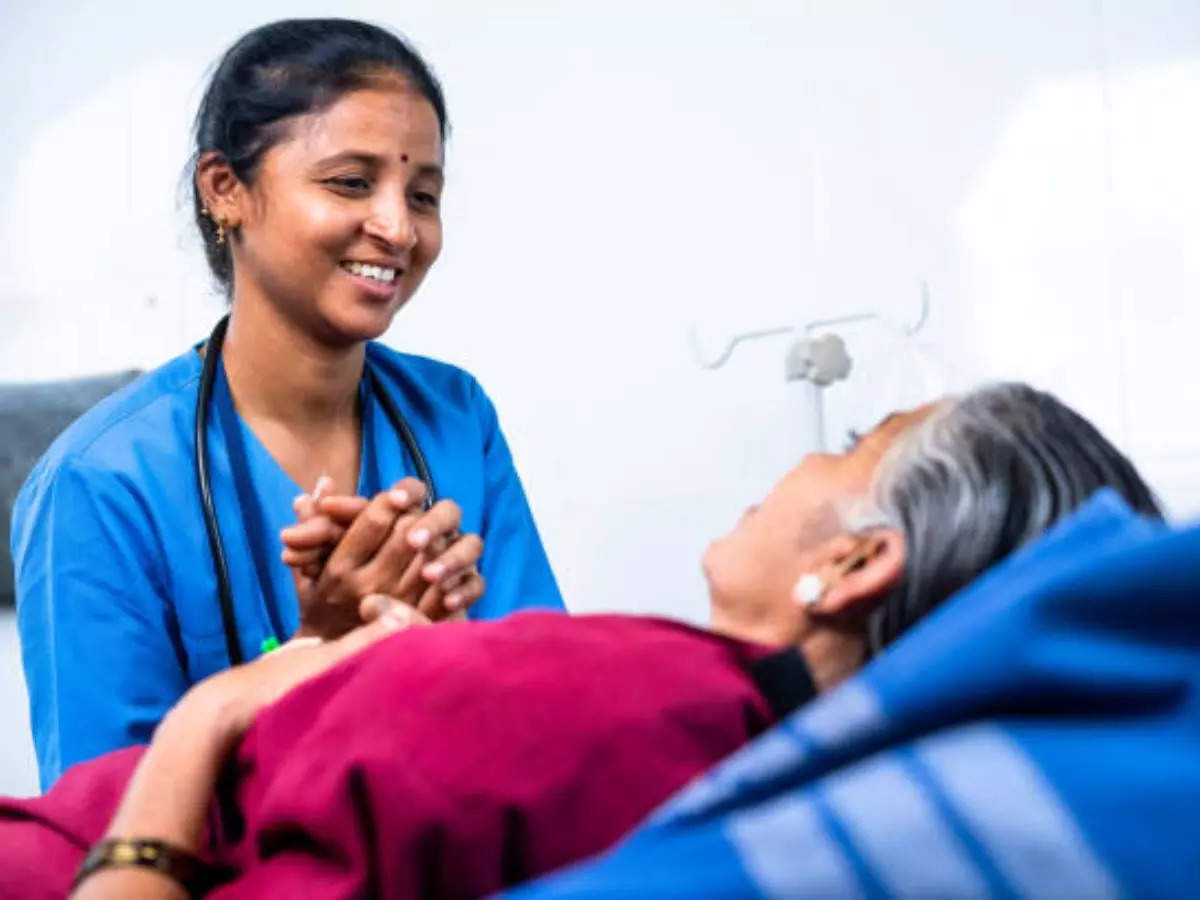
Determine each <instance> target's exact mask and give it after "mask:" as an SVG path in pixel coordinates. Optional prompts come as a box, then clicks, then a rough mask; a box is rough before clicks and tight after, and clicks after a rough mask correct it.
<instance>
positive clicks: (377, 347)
mask: <svg viewBox="0 0 1200 900" xmlns="http://www.w3.org/2000/svg"><path fill="white" fill-rule="evenodd" d="M445 132H446V114H445V106H444V101H443V97H442V93H441V89H440V87H439V85H438V83H437V81H436V80H435V79H434V77H433V76H432V74H431V73H430V72H429V70H428V68H427V67H426V65H425V64H424V62H423V61H422V60H421V59H420V58H419V57H418V56H417V55H416V54H415V53H414V52H413V51H412V50H411V49H410V48H409V47H408V46H407V45H406V44H404V43H403V42H402V41H401V40H400V39H398V38H397V37H396V36H394V35H392V34H390V33H388V32H386V31H384V30H382V29H379V28H376V27H374V26H370V25H366V24H363V23H358V22H351V21H346V20H292V21H286V22H277V23H274V24H272V25H267V26H264V27H262V28H259V29H257V30H255V31H253V32H251V33H249V34H248V35H246V36H245V37H243V38H242V39H241V40H240V41H238V43H237V44H235V45H234V46H233V47H232V48H231V49H230V50H229V52H228V53H227V54H226V55H225V57H224V58H223V60H222V61H221V63H220V65H219V66H218V68H217V69H216V71H215V73H214V75H213V77H212V81H211V83H210V84H209V86H208V89H207V92H206V94H205V96H204V98H203V100H202V102H201V106H200V110H199V113H198V115H197V119H196V139H197V142H196V157H195V168H194V176H195V177H194V188H195V190H194V200H195V214H196V220H197V224H198V226H199V228H200V233H201V235H202V236H203V239H204V243H205V250H206V254H207V257H208V261H209V264H210V266H211V268H212V270H213V273H214V275H215V276H216V278H217V280H218V281H219V282H220V283H221V284H222V285H223V287H224V288H225V289H226V290H227V292H228V294H229V297H230V301H231V306H230V317H229V323H228V330H227V334H226V336H225V339H224V343H223V346H222V347H220V348H219V349H218V355H217V356H216V359H217V360H218V362H219V365H217V366H216V370H215V377H214V381H213V394H212V399H211V403H210V405H209V409H208V422H207V427H206V434H205V436H204V437H205V444H206V446H207V448H208V453H209V456H210V468H211V481H212V492H213V501H214V503H213V506H214V508H215V513H216V519H217V522H218V524H219V528H220V533H221V537H222V543H223V546H224V551H225V555H226V557H227V560H228V568H229V584H230V587H231V588H232V590H231V593H232V603H233V612H234V619H235V620H236V626H237V627H236V640H235V648H234V649H235V650H236V654H235V653H232V652H231V648H230V646H229V644H228V642H227V629H226V628H225V627H224V625H223V620H222V614H221V609H220V604H219V602H218V589H217V581H216V575H215V571H214V563H213V559H212V554H211V548H210V545H209V539H208V536H207V533H206V530H205V529H206V526H205V521H204V517H203V513H202V506H201V500H200V497H199V495H198V492H197V479H196V474H195V469H194V466H195V459H196V456H195V447H194V429H195V424H196V406H197V392H198V387H199V383H200V380H201V371H202V367H203V364H204V357H205V354H206V353H207V352H208V350H209V349H210V348H209V347H208V346H207V345H206V344H203V343H202V344H200V345H197V346H196V347H193V348H189V349H188V350H187V351H186V352H184V353H183V354H182V355H180V356H179V357H177V358H176V359H174V360H172V361H171V362H169V363H167V364H166V365H164V366H163V367H161V368H160V369H158V370H156V371H154V372H151V373H149V374H148V375H146V376H144V377H142V378H141V379H139V380H138V381H136V382H134V383H133V384H131V385H129V386H128V387H127V388H125V389H124V390H122V391H121V392H120V393H118V394H116V395H114V396H112V397H110V398H108V399H107V400H105V401H104V402H102V403H100V404H99V405H98V406H96V407H95V408H94V409H92V410H91V411H89V412H88V413H87V414H86V415H84V416H83V417H82V418H81V419H80V420H79V421H77V422H76V423H75V424H74V425H72V426H71V427H70V428H69V429H67V431H66V432H65V433H64V434H63V435H62V436H61V437H60V438H59V439H58V440H57V441H56V442H55V444H54V445H53V446H52V447H51V448H50V450H49V451H47V453H46V455H45V456H44V457H43V458H42V460H41V461H40V462H39V463H38V465H37V467H36V468H35V469H34V471H33V473H32V474H31V475H30V477H29V480H28V481H27V483H26V484H25V487H24V489H23V490H22V492H21V494H20V496H19V498H18V500H17V503H16V506H15V509H14V514H13V520H14V525H13V557H14V560H15V562H16V577H17V614H18V620H19V626H20V635H21V648H22V658H23V662H24V666H25V674H26V678H27V681H28V685H29V692H30V703H31V710H32V721H33V730H34V739H35V741H34V742H35V746H36V750H37V756H38V762H39V767H40V772H41V781H42V785H43V787H47V786H49V785H50V784H52V783H53V782H54V781H55V779H57V778H58V776H59V775H60V774H61V773H62V772H63V770H64V769H65V768H66V767H68V766H70V765H71V764H72V763H75V762H77V761H80V760H83V759H88V758H90V757H93V756H96V755H97V754H100V753H102V752H105V751H107V750H111V749H114V748H117V747H121V746H125V745H128V744H133V743H138V742H143V741H146V740H148V739H149V738H150V735H151V733H152V731H153V729H154V727H155V725H156V724H157V723H158V722H159V720H160V719H161V718H162V716H163V714H164V713H165V712H166V710H167V709H168V708H169V707H171V705H172V704H174V703H175V702H176V701H177V700H178V699H179V697H180V696H181V695H182V694H183V693H184V691H186V690H187V688H188V687H189V686H190V685H191V684H193V683H195V682H196V681H198V680H199V679H202V678H204V677H205V676H207V675H209V674H211V673H213V672H214V671H216V670H218V669H221V668H223V667H225V666H227V665H229V664H230V661H231V655H240V656H242V657H243V658H245V659H251V658H253V657H255V656H257V655H259V654H260V653H262V652H263V650H264V648H269V647H271V646H273V645H274V644H275V643H277V642H281V641H285V640H287V639H288V638H289V637H291V636H292V635H294V634H295V633H296V632H297V630H298V629H299V628H300V626H301V625H302V622H303V621H304V620H305V611H304V609H303V608H302V604H301V602H300V601H299V600H298V597H297V585H296V582H294V581H293V577H292V572H291V570H290V569H289V567H288V566H287V565H285V564H284V562H283V561H282V560H281V554H283V550H284V547H283V544H282V543H281V538H280V533H281V531H283V529H285V528H287V527H288V526H291V525H294V520H295V512H294V509H293V501H294V500H295V498H297V496H298V495H301V494H303V493H305V492H306V491H309V490H311V489H312V487H313V485H314V484H316V482H317V480H318V478H319V477H321V476H327V478H328V479H329V481H328V482H327V484H328V486H329V491H330V493H332V494H336V495H339V496H341V497H343V498H344V497H345V496H346V495H360V496H363V497H367V498H371V497H376V498H377V500H374V501H372V503H371V504H370V505H369V506H368V507H367V510H365V511H364V512H362V513H361V515H363V516H367V515H373V514H378V513H379V512H380V510H381V509H384V507H381V506H380V504H379V502H378V498H379V497H385V496H388V493H387V492H388V489H389V488H390V487H391V486H393V485H394V484H396V483H397V482H399V481H401V480H402V479H405V478H406V477H411V476H413V475H415V474H417V471H416V467H415V460H414V458H413V455H412V453H411V452H410V451H409V449H408V447H407V445H406V443H405V442H404V441H403V440H402V439H401V435H400V434H399V433H398V431H397V429H396V428H395V427H394V425H393V422H392V420H391V419H390V418H389V416H388V415H387V414H386V410H385V409H384V408H383V405H384V402H385V401H383V400H381V392H386V394H387V396H389V397H390V398H391V399H392V400H393V401H394V403H395V405H396V407H398V408H399V410H400V411H401V413H402V415H403V417H404V419H405V420H406V421H407V424H408V427H409V428H410V429H411V432H412V437H413V438H414V439H415V443H416V445H417V447H418V448H419V450H420V452H421V453H422V455H423V456H424V458H425V461H426V462H427V465H428V468H429V470H430V474H431V475H432V478H433V481H434V483H435V484H436V488H437V493H438V495H439V496H440V497H442V498H446V501H447V502H445V503H442V504H439V505H438V506H435V507H434V508H433V509H432V510H430V511H429V512H428V513H420V510H419V509H417V510H414V511H411V514H410V515H403V514H402V513H403V498H400V499H399V500H396V499H395V496H394V494H393V495H392V497H393V501H394V502H393V505H394V506H395V509H394V510H393V511H392V512H391V514H390V515H391V517H392V518H394V519H395V521H396V522H397V523H399V522H402V521H405V522H408V523H410V524H411V523H412V522H413V520H414V518H415V517H418V516H423V517H422V518H416V521H418V522H419V523H420V522H424V523H425V524H427V525H428V526H429V528H428V529H425V530H427V531H429V530H432V531H433V532H434V533H433V534H432V535H427V536H426V537H427V538H428V540H427V541H426V542H425V544H424V550H422V551H421V553H422V554H423V555H420V556H419V562H420V564H419V566H418V568H419V570H420V572H421V575H422V578H421V579H418V581H419V583H418V584H416V586H415V587H412V588H411V596H407V597H405V596H401V597H399V599H401V600H404V601H406V602H410V603H413V604H414V605H415V604H417V603H418V602H419V603H421V608H422V610H423V611H432V613H433V615H434V616H435V617H436V616H438V615H440V614H450V613H453V612H455V611H456V610H459V611H461V610H462V609H465V608H467V607H468V606H469V607H470V615H471V616H472V617H475V618H494V617H498V616H502V615H504V614H506V613H509V612H512V611H513V610H516V609H521V608H526V607H532V606H541V607H561V606H562V600H561V598H560V595H559V592H558V588H557V586H556V584H555V581H554V576H553V574H552V573H551V570H550V566H549V563H548V561H547V559H546V554H545V551H544V550H543V548H542V543H541V540H540V539H539V537H538V533H537V529H536V528H535V526H534V522H533V519H532V516H531V514H530V510H529V505H528V503H527V501H526V498H525V494H524V491H523V490H522V487H521V483H520V480H519V479H518V476H517V472H516V470H515V468H514V467H513V460H512V457H511V455H510V454H509V450H508V446H507V444H506V443H505V440H504V435H503V433H502V432H501V429H500V426H499V423H498V421H497V418H496V411H495V409H494V407H493V406H492V403H491V401H490V400H489V399H488V397H487V395H486V394H484V392H483V390H482V389H481V388H480V386H479V384H478V383H477V382H476V381H475V379H474V378H472V377H471V376H470V375H469V374H467V373H466V372H464V371H462V370H460V369H458V368H455V367H453V366H450V365H446V364H444V363H440V362H435V361H433V360H430V359H425V358H421V357H417V356H410V355H405V354H401V353H396V352H394V351H392V350H389V349H387V348H386V347H384V346H383V345H381V344H378V343H374V342H373V340H374V339H375V338H377V337H379V336H380V335H381V334H383V333H384V331H385V330H386V329H387V328H388V326H389V325H390V324H391V322H392V318H393V316H394V315H395V314H396V312H397V311H398V310H399V309H400V307H402V306H403V305H404V304H405V303H406V302H407V301H408V300H409V298H410V297H412V296H413V294H414V293H415V292H416V290H417V288H418V287H419V285H420V284H421V281H422V279H423V278H424V277H425V274H426V273H427V272H428V271H429V268H430V266H431V265H432V264H433V263H434V261H435V260H436V259H437V256H438V253H439V251H440V249H441V244H442V225H441V216H440V205H441V195H442V189H443V180H444V173H443V141H444V138H445ZM372 385H374V387H373V386H372ZM406 483H408V484H412V483H413V482H406ZM343 505H344V504H343ZM447 511H449V512H447ZM392 518H387V519H385V520H384V525H385V526H386V525H387V524H388V523H389V522H391V521H392ZM360 524H365V525H370V524H371V523H366V522H365V520H364V522H363V523H359V522H358V521H355V522H351V523H345V522H343V523H341V525H340V526H338V527H342V526H344V527H345V528H346V529H348V530H347V531H346V533H345V535H344V537H343V540H350V538H351V533H354V534H355V535H359V536H361V534H362V533H365V532H369V531H370V528H369V527H366V528H360V527H356V526H358V525H360ZM376 524H378V523H376ZM331 527H332V526H331ZM418 530H420V529H418ZM400 531H401V530H400V528H399V527H398V526H397V528H395V529H393V530H392V531H390V532H389V531H387V530H386V528H385V533H386V538H385V539H384V540H383V541H382V543H381V544H380V545H379V547H378V548H377V552H375V554H374V555H373V556H372V554H371V553H367V554H366V557H365V558H362V557H363V554H362V553H361V552H360V553H359V554H358V556H359V558H357V559H356V563H357V564H358V566H359V569H358V571H357V574H358V576H361V577H358V578H357V580H353V582H352V583H354V584H357V585H360V586H361V587H362V592H363V593H367V592H369V591H373V590H375V589H379V590H386V589H387V585H386V583H384V584H372V583H371V581H370V577H369V576H370V575H371V573H372V572H373V571H376V572H377V574H378V575H379V578H380V579H383V580H384V581H385V582H386V581H387V579H388V578H392V580H393V583H394V578H393V576H394V575H395V574H396V573H395V572H388V571H385V570H387V568H388V567H387V565H384V564H383V563H384V557H388V559H390V560H391V561H392V562H393V563H394V562H395V560H396V559H397V558H399V557H398V556H397V553H396V545H397V541H400V540H404V539H408V540H410V541H411V542H412V543H418V542H420V539H419V538H418V539H416V540H415V541H414V540H412V536H411V531H410V532H406V533H405V534H401V533H400ZM480 539H481V540H480ZM481 547H482V555H480V548H481ZM338 549H339V548H334V549H333V551H332V552H333V553H334V554H335V555H336V554H337V553H338ZM358 549H359V551H361V550H362V547H361V546H360V547H359V548H358ZM371 549H373V547H372V546H368V550H371ZM414 552H415V551H414ZM389 554H390V555H389ZM284 555H285V556H286V554H284ZM331 559H332V557H331ZM438 560H443V561H445V563H446V565H445V566H442V567H441V568H443V569H444V571H438V569H439V566H438V565H437V563H438ZM409 571H411V567H410V569H409ZM410 580H411V579H410ZM484 582H486V590H483V584H484ZM431 592H432V595H434V596H435V602H434V603H433V605H432V606H430V604H429V597H430V596H431ZM481 592H482V594H481ZM302 593H303V591H302ZM393 594H394V592H393ZM480 594H481V595H480ZM476 601H477V602H476ZM472 604H474V605H472Z"/></svg>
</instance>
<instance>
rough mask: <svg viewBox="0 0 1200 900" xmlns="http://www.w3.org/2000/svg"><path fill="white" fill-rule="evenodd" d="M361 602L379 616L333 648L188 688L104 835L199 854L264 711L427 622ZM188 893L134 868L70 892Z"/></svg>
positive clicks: (320, 647)
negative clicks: (241, 743) (218, 798)
mask: <svg viewBox="0 0 1200 900" xmlns="http://www.w3.org/2000/svg"><path fill="white" fill-rule="evenodd" d="M364 605H365V606H370V607H371V611H372V613H373V614H374V617H375V618H374V621H373V622H372V623H371V624H369V625H363V626H361V627H359V628H356V629H354V630H353V631H351V632H349V633H348V634H346V635H345V636H344V637H341V638H339V639H338V640H336V641H327V642H322V641H320V640H316V639H307V638H299V639H294V640H293V641H289V642H288V643H287V644H284V645H283V647H280V648H279V649H278V650H276V651H275V652H273V653H268V654H266V655H264V656H261V657H259V658H258V659H256V660H254V661H253V662H249V663H245V664H243V665H240V666H235V667H233V668H232V669H226V670H225V671H223V672H220V673H218V674H216V675H213V676H211V677H210V678H207V679H205V680H204V681H202V682H200V683H199V684H197V685H196V686H195V687H193V688H192V689H191V690H189V691H188V692H187V693H186V694H185V695H184V696H183V698H182V699H181V700H180V701H179V702H178V703H177V704H175V706H174V707H172V708H171V711H170V712H168V713H167V716H166V718H164V719H163V721H162V722H161V723H160V724H159V726H158V728H157V729H156V730H155V732H154V739H153V740H152V741H151V742H150V746H149V747H148V748H147V749H146V752H145V754H144V755H143V756H142V758H141V760H140V761H139V762H138V765H137V768H136V769H135V770H134V773H133V777H132V778H131V779H130V782H129V785H128V786H127V787H126V789H125V794H124V796H123V797H122V799H121V803H120V805H119V806H118V807H117V812H116V815H115V816H114V817H113V820H112V822H111V823H110V824H109V827H108V831H107V832H106V836H107V837H109V838H129V837H137V838H142V839H157V840H161V841H165V842H167V843H168V844H170V845H171V846H173V847H175V848H178V849H180V850H184V851H187V852H195V851H196V850H197V849H198V848H199V846H200V842H201V838H202V836H203V832H204V822H205V819H206V818H207V815H208V810H209V807H210V803H211V800H212V795H213V791H214V789H215V786H216V781H217V777H218V774H219V773H220V771H221V766H222V764H223V763H224V760H225V759H226V757H227V756H228V755H229V753H230V752H232V750H233V748H234V747H235V746H236V744H237V742H238V740H240V738H241V737H242V735H243V734H245V732H246V730H247V729H248V728H249V727H250V724H251V723H252V722H253V721H254V718H255V716H257V715H258V713H259V712H260V711H261V710H262V709H263V708H264V707H266V706H267V705H269V704H271V703H274V702H275V701H276V700H278V699H279V698H281V697H282V696H283V695H284V694H286V693H288V692H289V691H291V690H292V689H293V688H295V687H297V686H298V685H300V684H301V683H302V682H305V681H307V680H308V679H310V678H313V677H315V676H317V675H320V674H321V673H322V672H325V671H327V670H328V669H330V668H332V667H333V666H335V665H337V664H338V663H340V662H342V661H343V660H345V659H346V658H348V657H350V656H352V655H353V654H355V653H358V652H360V651H361V650H364V649H366V648H367V647H369V646H371V645H372V644H374V643H376V642H378V641H380V640H382V639H383V638H385V637H388V636H389V635H391V634H394V633H395V632H397V631H399V630H402V629H404V628H409V627H412V626H414V625H428V624H429V622H428V620H427V619H425V617H424V616H422V615H421V614H420V613H419V612H417V611H416V610H414V609H412V608H411V607H409V606H406V605H404V604H397V603H394V602H393V601H391V599H390V598H387V597H371V598H368V600H367V601H365V602H364ZM164 798H165V800H164ZM167 801H169V802H167ZM182 895H183V892H182V890H181V889H180V888H179V887H178V886H176V885H174V884H172V883H170V882H168V881H166V880H164V879H163V878H162V877H161V876H158V875H155V874H154V873H153V872H148V871H146V870H144V869H134V868H128V867H117V868H112V869H108V870H105V871H102V872H98V873H96V874H95V875H94V876H92V877H91V878H89V879H87V880H86V881H85V882H84V883H83V884H82V885H81V886H80V887H79V889H78V890H76V891H75V892H74V893H73V894H72V896H73V897H77V898H80V900H83V898H88V900H107V898H110V897H121V898H126V897H165V896H182Z"/></svg>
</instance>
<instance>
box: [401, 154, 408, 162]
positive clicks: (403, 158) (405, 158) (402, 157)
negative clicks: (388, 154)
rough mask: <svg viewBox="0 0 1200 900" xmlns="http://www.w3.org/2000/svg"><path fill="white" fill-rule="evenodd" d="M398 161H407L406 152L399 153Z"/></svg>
mask: <svg viewBox="0 0 1200 900" xmlns="http://www.w3.org/2000/svg"><path fill="white" fill-rule="evenodd" d="M400 162H408V154H407V153H401V154H400Z"/></svg>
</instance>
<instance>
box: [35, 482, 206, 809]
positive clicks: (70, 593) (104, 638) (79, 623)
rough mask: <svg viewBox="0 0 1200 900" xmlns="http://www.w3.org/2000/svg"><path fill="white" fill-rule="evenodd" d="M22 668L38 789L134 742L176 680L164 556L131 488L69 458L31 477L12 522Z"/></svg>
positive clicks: (181, 680)
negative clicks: (72, 767) (68, 770)
mask: <svg viewBox="0 0 1200 900" xmlns="http://www.w3.org/2000/svg"><path fill="white" fill-rule="evenodd" d="M13 520H14V528H13V558H14V568H15V574H16V583H17V622H18V628H19V631H20V638H21V654H22V662H23V664H24V668H25V675H26V682H27V684H28V689H29V694H30V709H31V718H32V725H33V731H34V745H35V749H36V751H37V757H38V766H39V771H40V776H41V785H42V788H43V789H45V788H48V787H49V786H50V785H51V784H52V783H53V782H54V781H55V780H57V778H58V777H59V775H61V774H62V772H63V771H64V770H65V769H66V768H68V767H69V766H70V765H72V764H74V763H76V762H79V761H81V760H85V759H90V758H92V757H95V756H98V755H100V754H101V753H104V752H106V751H108V750H113V749H116V748H118V747H123V746H128V745H131V744H136V743H143V742H145V741H146V740H148V739H149V737H150V734H151V732H152V731H153V729H154V727H155V725H156V724H157V723H158V722H159V720H160V719H161V718H162V716H163V715H164V714H165V713H166V711H167V709H168V708H170V706H171V704H173V703H174V702H175V701H176V700H178V699H179V697H180V696H181V695H182V694H183V692H184V691H185V690H186V689H187V686H188V679H187V674H186V672H185V670H184V667H183V663H182V661H181V655H180V651H179V648H178V646H177V635H178V623H177V621H176V618H175V613H174V607H173V605H172V604H171V602H170V601H169V599H168V593H167V590H166V584H165V580H166V579H165V563H164V558H163V554H164V552H165V551H164V549H163V547H162V545H161V544H160V542H159V536H158V534H157V532H156V529H155V528H154V525H153V522H152V521H151V520H150V517H149V514H148V513H147V511H146V507H145V504H144V503H143V502H142V499H141V498H140V497H139V495H138V493H137V491H136V490H135V489H134V488H133V487H132V486H130V485H129V484H127V483H126V481H125V480H124V479H123V478H122V477H121V476H120V475H118V474H116V473H113V472H111V471H108V470H106V469H102V468H98V467H94V466H91V465H89V464H87V463H86V462H83V461H79V460H67V461H65V462H62V463H61V464H60V465H58V466H57V468H56V469H54V470H53V471H47V470H45V469H40V468H39V469H38V470H36V471H35V473H34V475H33V476H31V478H30V481H29V482H28V483H27V484H26V486H25V488H24V489H23V490H22V493H21V496H20V497H19V498H18V501H17V504H16V506H15V508H14V514H13Z"/></svg>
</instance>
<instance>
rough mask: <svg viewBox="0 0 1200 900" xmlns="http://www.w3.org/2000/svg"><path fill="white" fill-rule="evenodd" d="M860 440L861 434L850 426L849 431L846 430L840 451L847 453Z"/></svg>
mask: <svg viewBox="0 0 1200 900" xmlns="http://www.w3.org/2000/svg"><path fill="white" fill-rule="evenodd" d="M861 440H862V435H861V434H859V433H858V432H857V431H855V430H854V429H853V428H851V429H850V430H849V431H847V432H846V445H845V446H844V447H843V448H842V452H843V453H849V452H850V451H851V450H853V449H854V448H855V447H857V446H858V444H859V442H860V441H861Z"/></svg>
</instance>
